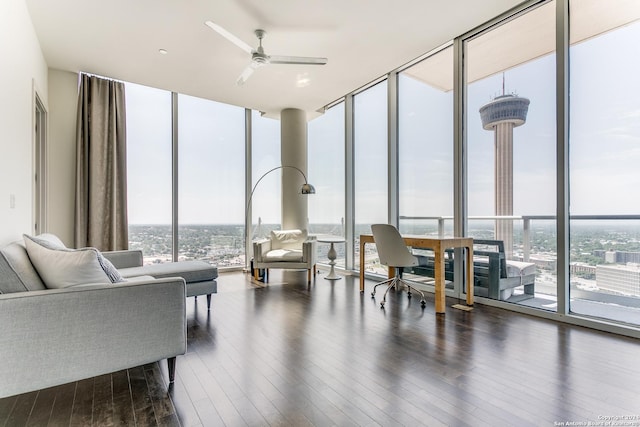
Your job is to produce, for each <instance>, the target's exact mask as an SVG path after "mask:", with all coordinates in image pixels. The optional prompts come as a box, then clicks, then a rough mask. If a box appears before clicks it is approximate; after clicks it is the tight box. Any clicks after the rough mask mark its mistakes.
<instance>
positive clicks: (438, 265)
mask: <svg viewBox="0 0 640 427" xmlns="http://www.w3.org/2000/svg"><path fill="white" fill-rule="evenodd" d="M402 238H403V239H404V241H405V243H406V244H407V246H411V247H413V248H420V249H431V250H432V251H433V252H434V254H435V271H436V277H435V288H436V313H444V311H445V292H444V289H445V288H444V251H445V249H450V248H464V249H466V251H465V252H466V274H465V276H466V285H467V305H468V306H473V239H472V238H471V237H445V238H442V239H440V238H430V237H424V236H402ZM367 243H375V241H374V240H373V234H361V235H360V292H364V246H365V245H366V244H367ZM394 274H395V271H394V269H393V267H391V268H389V277H390V278H391V277H393V275H394Z"/></svg>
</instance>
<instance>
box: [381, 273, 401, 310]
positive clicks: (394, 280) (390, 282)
mask: <svg viewBox="0 0 640 427" xmlns="http://www.w3.org/2000/svg"><path fill="white" fill-rule="evenodd" d="M397 283H398V278H397V277H394V278H393V279H390V280H389V286H387V290H386V291H384V295H383V296H382V301H380V308H384V304H385V303H386V302H387V294H388V293H389V289H391V288H393V287H394V286H396V285H397Z"/></svg>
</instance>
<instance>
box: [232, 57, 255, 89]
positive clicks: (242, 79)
mask: <svg viewBox="0 0 640 427" xmlns="http://www.w3.org/2000/svg"><path fill="white" fill-rule="evenodd" d="M255 69H256V67H255V65H254V64H253V62H252V63H250V64H249V65H247V68H245V69H244V70H243V71H242V74H240V77H238V80H236V84H237V85H238V86H242V85H243V84H244V83H245V82H246V81H247V80H248V79H249V77H251V74H253V71H254V70H255Z"/></svg>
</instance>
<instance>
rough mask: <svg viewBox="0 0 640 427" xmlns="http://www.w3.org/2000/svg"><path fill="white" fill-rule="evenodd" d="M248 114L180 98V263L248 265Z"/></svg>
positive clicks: (192, 99)
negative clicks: (245, 261) (245, 148)
mask: <svg viewBox="0 0 640 427" xmlns="http://www.w3.org/2000/svg"><path fill="white" fill-rule="evenodd" d="M244 111H245V110H244V108H240V107H234V106H231V105H227V104H221V103H218V102H214V101H209V100H206V99H202V98H195V97H192V96H186V95H178V141H179V144H178V148H179V150H178V162H179V165H178V223H179V224H178V236H179V237H178V259H179V260H189V259H201V260H205V261H208V262H211V263H214V264H216V265H217V266H218V267H233V266H242V265H244V243H243V238H242V236H243V229H244V227H243V224H244V178H245V177H244V165H245V161H244V159H245V153H244V152H245V150H244V147H245V144H244V142H245V134H244V120H245V117H244Z"/></svg>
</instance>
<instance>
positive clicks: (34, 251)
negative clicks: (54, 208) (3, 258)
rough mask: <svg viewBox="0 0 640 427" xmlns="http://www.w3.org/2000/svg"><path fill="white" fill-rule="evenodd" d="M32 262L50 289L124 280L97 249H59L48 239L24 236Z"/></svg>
mask: <svg viewBox="0 0 640 427" xmlns="http://www.w3.org/2000/svg"><path fill="white" fill-rule="evenodd" d="M24 241H25V245H26V248H27V253H28V254H29V258H30V259H31V262H32V263H33V266H34V267H35V269H36V270H37V271H38V274H39V275H40V277H41V278H42V281H43V282H44V284H45V286H46V287H47V288H54V289H56V288H66V287H69V286H75V285H80V284H85V283H109V282H111V283H114V282H116V281H121V280H122V277H121V276H120V274H119V273H118V271H117V270H116V269H115V268H114V267H113V265H112V264H111V263H110V262H109V261H107V260H106V259H105V258H104V257H103V256H102V254H100V252H99V251H98V250H97V249H95V248H82V249H67V248H60V247H59V246H58V245H57V244H52V243H51V242H49V241H47V240H46V239H40V238H38V237H33V236H28V235H26V234H25V235H24Z"/></svg>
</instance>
